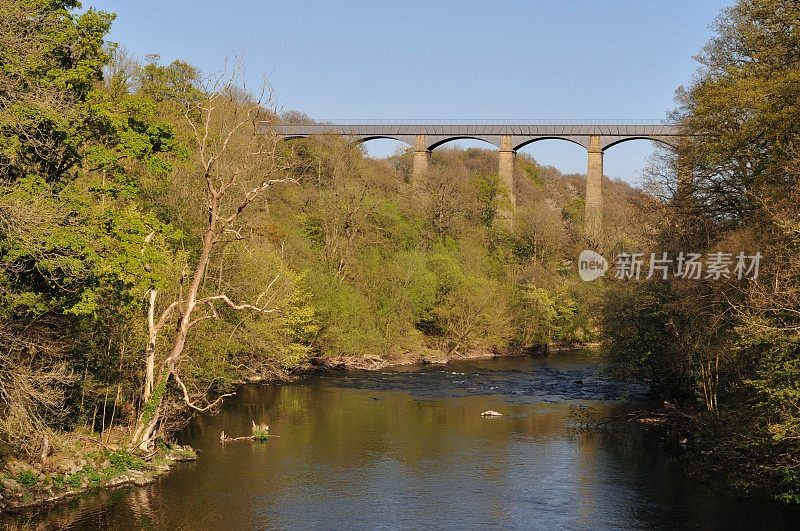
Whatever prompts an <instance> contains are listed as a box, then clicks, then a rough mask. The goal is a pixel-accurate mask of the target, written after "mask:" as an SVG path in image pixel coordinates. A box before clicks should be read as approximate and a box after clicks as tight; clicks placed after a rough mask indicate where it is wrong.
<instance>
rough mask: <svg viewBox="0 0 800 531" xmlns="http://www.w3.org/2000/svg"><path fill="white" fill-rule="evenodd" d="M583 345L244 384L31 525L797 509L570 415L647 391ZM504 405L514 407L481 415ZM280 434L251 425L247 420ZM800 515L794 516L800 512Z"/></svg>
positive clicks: (578, 520) (617, 522)
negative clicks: (610, 370)
mask: <svg viewBox="0 0 800 531" xmlns="http://www.w3.org/2000/svg"><path fill="white" fill-rule="evenodd" d="M642 392H643V388H642V386H641V385H637V384H636V383H634V382H624V383H616V382H613V381H611V380H609V379H607V378H605V377H604V376H603V375H602V374H600V372H599V371H598V369H597V367H596V366H595V365H594V364H593V363H592V362H590V361H588V358H587V357H586V356H585V354H584V353H581V352H570V353H562V354H554V355H552V356H550V357H548V358H542V359H534V358H510V359H496V360H486V361H472V362H461V363H450V364H448V365H443V366H425V367H414V368H411V369H403V370H396V371H394V370H392V371H388V370H387V371H384V372H356V371H352V372H338V373H327V374H319V375H311V376H308V377H305V378H303V379H301V380H299V381H297V382H295V383H291V384H272V385H261V386H248V387H245V388H243V389H241V390H240V391H239V392H238V393H237V396H236V397H235V398H233V399H229V400H228V401H227V402H226V403H225V405H224V406H223V408H222V411H221V412H219V413H218V414H216V415H205V416H202V417H200V418H198V419H196V421H194V422H193V423H192V425H191V426H189V427H188V428H187V429H186V430H184V432H183V433H182V434H181V436H180V438H181V439H182V440H181V442H184V443H189V444H191V445H192V446H193V447H194V448H196V449H197V450H198V455H199V459H198V460H197V461H196V462H194V463H185V464H179V465H177V466H176V467H175V468H174V469H173V470H172V471H170V472H169V474H167V475H166V476H165V477H162V478H161V479H160V480H158V481H157V482H156V483H154V484H152V485H150V486H147V487H142V488H134V487H126V488H123V489H119V490H115V491H96V492H93V493H89V494H86V495H83V496H80V497H78V498H76V499H74V500H71V501H70V502H68V503H66V504H63V505H61V506H57V507H55V508H50V509H43V510H39V511H38V512H33V513H27V515H26V516H25V517H23V518H24V520H23V519H19V520H17V523H18V524H20V523H22V522H23V521H24V522H27V523H28V524H31V525H37V524H38V526H39V527H41V528H50V527H58V528H62V529H83V528H103V529H131V528H144V529H245V528H258V529H269V528H294V529H308V528H311V527H321V528H327V529H352V528H369V529H387V528H420V527H425V528H439V529H441V528H447V529H451V528H465V529H466V528H469V529H474V528H478V529H484V528H503V529H506V528H519V529H531V528H543V529H553V528H569V529H575V528H577V529H583V528H590V527H591V528H620V529H630V528H658V527H662V528H664V527H666V528H676V527H678V528H696V527H709V526H710V527H719V528H731V527H734V528H750V529H754V528H765V527H774V528H780V527H784V526H785V527H790V525H789V524H790V519H791V518H792V516H791V515H789V514H787V513H786V512H784V511H777V510H775V507H774V506H771V505H768V504H765V503H763V502H758V501H755V500H742V499H737V498H734V497H732V496H731V495H729V494H725V493H722V492H719V491H712V490H710V489H708V488H706V487H705V486H703V485H701V484H699V483H698V482H696V481H693V480H690V479H687V477H686V476H685V475H684V474H682V472H681V469H680V468H679V467H677V466H675V465H674V464H670V463H671V462H670V460H669V459H667V458H665V457H664V452H663V451H656V445H657V441H656V440H654V439H655V437H653V436H652V435H648V434H645V433H642V432H640V431H638V430H635V429H634V430H626V431H625V432H624V435H623V436H619V435H617V436H609V435H608V434H606V433H602V432H598V431H596V430H582V429H576V423H575V421H574V415H573V414H572V412H574V411H575V409H576V408H580V407H592V408H595V410H597V411H599V412H600V413H601V414H603V415H610V414H613V413H618V412H620V411H622V410H624V409H625V408H627V407H631V405H632V404H635V403H636V402H637V401H640V400H643V399H644V398H643V396H642ZM487 409H494V410H497V411H499V412H501V413H503V414H504V416H503V417H498V418H486V417H482V416H481V415H480V413H481V412H482V411H484V410H487ZM252 421H255V422H256V423H266V424H269V426H270V433H271V434H274V435H276V437H271V438H269V439H268V440H267V441H265V442H252V441H236V442H227V443H225V444H223V443H221V442H220V440H219V436H220V432H221V431H222V430H224V431H225V432H226V434H228V435H229V436H237V435H247V434H249V433H250V426H251V422H252ZM795 523H796V522H795Z"/></svg>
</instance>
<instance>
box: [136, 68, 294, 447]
mask: <svg viewBox="0 0 800 531" xmlns="http://www.w3.org/2000/svg"><path fill="white" fill-rule="evenodd" d="M240 85H241V86H240ZM202 94H203V97H202V98H201V99H200V100H199V101H197V102H190V103H188V104H187V106H186V109H185V119H186V122H187V124H188V127H189V129H190V131H191V135H192V136H193V139H194V142H195V144H196V157H197V161H196V163H197V166H198V168H199V170H200V171H201V172H202V182H203V183H204V185H205V186H204V187H205V195H206V200H207V203H206V204H205V205H198V208H204V209H207V210H208V217H207V223H206V226H205V230H204V233H203V236H202V247H201V249H200V254H199V256H198V257H197V259H196V261H195V262H194V263H191V262H187V264H186V265H185V267H184V269H183V273H182V274H181V277H180V281H179V286H178V290H177V291H178V296H177V298H176V299H175V300H173V301H171V302H170V303H169V304H168V305H166V308H164V309H163V311H161V313H160V315H158V317H157V318H156V306H157V304H158V292H157V291H156V290H155V289H151V290H150V292H149V293H148V298H149V312H148V325H149V326H148V329H149V334H150V341H149V345H148V349H147V357H146V377H145V385H144V393H143V399H144V406H143V408H142V411H141V413H140V415H139V421H138V424H137V427H136V430H135V431H134V435H133V439H132V444H133V445H135V446H138V447H139V448H141V449H143V450H146V449H147V448H148V447H149V446H150V445H151V444H152V441H153V439H154V438H155V434H156V432H157V429H156V428H157V426H158V425H159V421H160V420H161V417H162V415H164V409H165V404H164V391H165V388H166V385H167V383H168V381H169V379H170V378H172V379H173V380H174V381H175V383H176V384H177V386H178V387H179V388H180V390H181V393H182V395H183V401H184V402H185V404H186V405H187V406H188V407H190V408H192V409H194V410H196V411H205V410H207V409H209V408H211V407H213V406H214V405H216V404H217V403H219V402H220V400H222V399H223V398H224V397H226V396H230V395H228V394H225V395H222V396H220V397H218V398H217V399H216V400H213V401H210V402H208V401H206V402H207V403H206V404H205V405H202V406H201V405H198V404H197V403H195V402H194V401H192V399H191V397H190V394H189V391H188V389H187V387H186V385H185V384H184V382H183V381H182V380H181V377H180V366H181V362H182V361H184V360H185V359H186V357H187V355H188V354H187V352H186V348H185V347H186V342H187V336H188V334H189V331H190V330H191V328H192V327H193V326H195V325H196V324H197V323H200V322H202V321H204V320H207V319H214V318H217V317H218V314H217V311H216V308H215V305H225V306H227V307H229V308H230V309H233V310H248V311H255V312H261V313H270V312H275V311H277V310H278V308H277V307H276V306H275V304H274V298H275V293H276V289H275V288H276V286H275V283H276V282H278V280H279V278H280V272H279V273H278V275H277V276H276V277H275V278H273V279H272V280H271V281H270V282H268V283H267V285H266V286H265V289H264V291H263V292H262V293H261V294H260V295H259V296H258V297H257V298H256V300H255V301H252V302H250V303H239V302H235V301H233V300H231V298H230V297H229V296H228V295H226V294H225V293H217V294H212V295H207V294H205V293H201V288H202V284H203V278H204V275H205V273H206V270H207V268H208V265H209V261H210V258H211V255H212V251H213V249H214V247H215V246H216V245H218V244H219V243H220V242H222V241H223V240H224V238H237V237H238V235H239V234H240V229H241V224H242V222H243V220H242V219H240V218H241V216H242V214H243V213H244V212H246V210H247V208H248V206H249V205H250V204H251V203H253V202H254V201H257V200H259V199H261V198H263V196H264V195H265V193H266V192H267V190H269V189H270V187H272V186H274V185H276V184H279V183H288V182H295V180H294V179H293V178H292V177H290V176H289V175H288V173H287V171H286V170H288V169H289V160H290V158H289V156H287V155H286V154H284V153H282V152H281V151H280V149H281V147H280V140H279V137H278V136H277V134H276V132H275V131H274V127H272V125H273V124H274V123H276V118H275V117H276V116H277V115H278V112H277V111H278V109H276V107H275V105H274V98H273V94H272V90H271V87H270V86H269V84H267V83H266V82H264V83H263V84H262V87H261V90H260V92H259V93H258V94H257V96H252V95H250V94H249V93H248V92H247V90H246V86H245V84H244V71H243V69H242V65H241V63H240V60H239V59H238V58H236V59H235V61H234V62H233V64H232V65H226V69H225V70H224V71H223V72H221V73H219V74H215V75H212V76H210V77H209V78H208V79H206V81H205V83H204V86H203V87H202ZM175 321H176V323H175V330H174V332H173V333H172V335H171V337H170V338H169V344H171V346H170V348H169V353H168V354H167V356H166V357H165V358H164V359H163V361H161V362H160V363H158V362H157V361H156V344H157V340H158V338H159V335H160V334H161V333H162V331H163V330H164V329H165V326H166V325H167V324H168V323H171V322H175ZM156 369H157V370H156ZM156 373H158V374H157V375H156Z"/></svg>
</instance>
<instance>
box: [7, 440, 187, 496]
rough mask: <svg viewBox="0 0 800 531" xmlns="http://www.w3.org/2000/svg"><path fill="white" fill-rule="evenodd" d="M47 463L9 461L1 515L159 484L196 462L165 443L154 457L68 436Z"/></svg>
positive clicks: (158, 447)
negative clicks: (168, 474)
mask: <svg viewBox="0 0 800 531" xmlns="http://www.w3.org/2000/svg"><path fill="white" fill-rule="evenodd" d="M62 439H63V440H61V441H59V447H58V449H57V450H55V451H54V452H53V453H52V454H51V455H48V456H47V457H46V458H45V459H44V460H43V461H41V462H35V463H29V462H26V461H23V460H20V459H15V458H9V459H8V460H7V461H6V462H5V464H4V467H3V470H2V477H0V486H1V487H2V488H0V511H9V512H11V511H19V510H22V509H27V508H30V507H36V506H40V505H46V504H54V503H58V502H61V501H66V500H68V499H70V498H72V497H74V496H77V495H79V494H81V493H84V492H87V491H90V490H93V489H100V488H104V489H114V488H120V487H124V486H126V485H137V486H143V485H147V484H150V483H152V482H154V481H155V480H156V479H157V478H158V477H159V476H161V475H163V474H165V473H166V472H168V471H169V469H170V468H171V467H172V465H174V464H175V463H177V462H180V461H194V460H195V459H197V454H196V453H195V451H194V450H193V449H192V448H190V447H189V446H181V445H177V444H173V445H170V444H166V443H160V444H159V445H158V446H157V448H156V449H155V451H153V452H151V453H149V454H140V453H134V452H130V451H128V450H126V449H124V448H123V447H121V446H120V445H118V444H111V443H103V442H101V440H100V439H98V438H97V437H93V436H89V435H83V434H74V433H73V434H66V435H64V436H62Z"/></svg>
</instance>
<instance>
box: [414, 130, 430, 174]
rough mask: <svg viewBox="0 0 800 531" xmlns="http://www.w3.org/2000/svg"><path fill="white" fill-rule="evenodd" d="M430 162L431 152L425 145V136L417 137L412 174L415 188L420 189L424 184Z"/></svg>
mask: <svg viewBox="0 0 800 531" xmlns="http://www.w3.org/2000/svg"><path fill="white" fill-rule="evenodd" d="M430 161H431V150H430V149H428V146H427V144H426V143H425V135H417V136H416V141H415V143H414V165H413V167H412V172H411V183H412V185H413V186H414V187H418V186H420V184H421V183H422V178H423V176H424V175H425V173H427V171H428V165H429V163H430Z"/></svg>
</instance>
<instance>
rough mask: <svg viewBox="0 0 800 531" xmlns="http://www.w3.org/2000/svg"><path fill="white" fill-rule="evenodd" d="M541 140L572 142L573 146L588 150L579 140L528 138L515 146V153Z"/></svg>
mask: <svg viewBox="0 0 800 531" xmlns="http://www.w3.org/2000/svg"><path fill="white" fill-rule="evenodd" d="M540 140H564V141H566V142H572V143H573V144H577V145H579V146H581V147H582V148H584V149H588V146H586V145H585V142H583V141H582V140H581V139H578V138H571V137H568V136H537V137H535V138H526V139H524V140H523V141H522V142H520V143H518V144H517V145H515V146H514V148H513V149H514V151H519V150H520V149H522V148H524V147H525V146H528V145H530V144H533V143H534V142H539V141H540Z"/></svg>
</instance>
